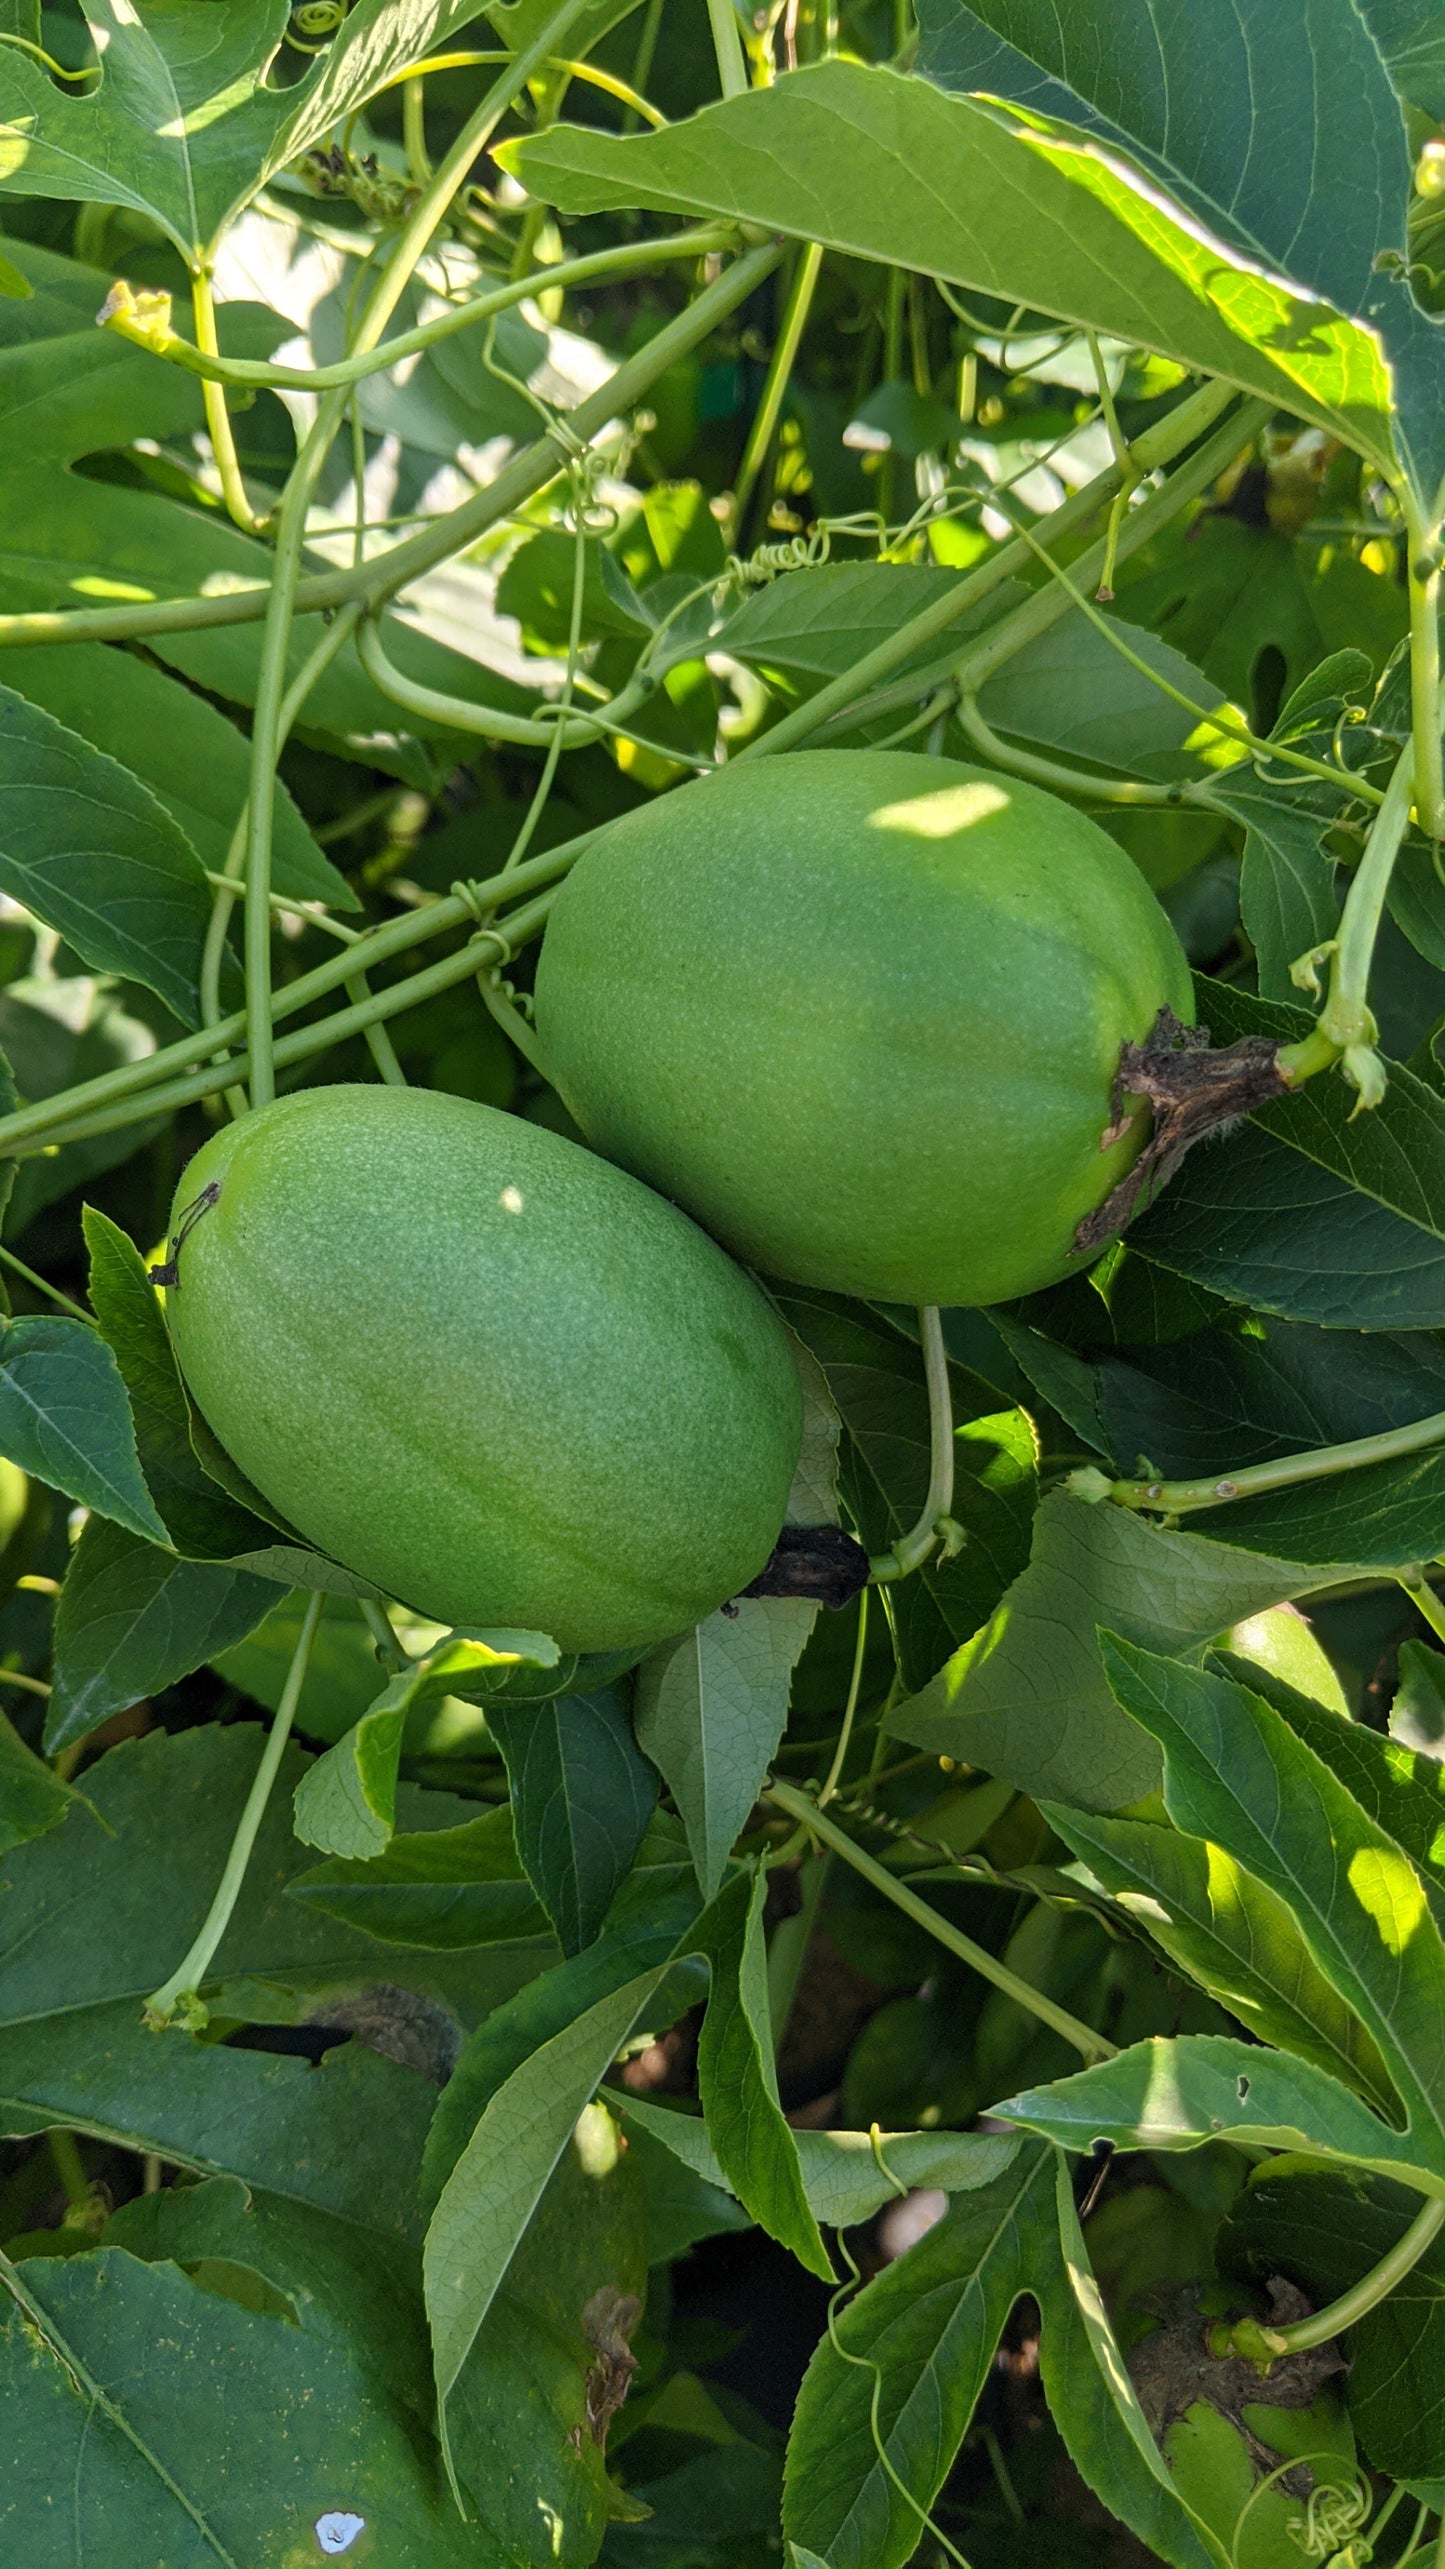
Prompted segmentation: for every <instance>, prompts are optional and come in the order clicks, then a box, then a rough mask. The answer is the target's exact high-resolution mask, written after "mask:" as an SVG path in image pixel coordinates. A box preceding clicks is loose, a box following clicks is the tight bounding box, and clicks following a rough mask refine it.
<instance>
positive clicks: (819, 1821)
mask: <svg viewBox="0 0 1445 2569" xmlns="http://www.w3.org/2000/svg"><path fill="white" fill-rule="evenodd" d="M762 1798H763V1800H764V1801H765V1802H770V1803H771V1804H772V1805H773V1808H774V1809H775V1810H778V1811H785V1812H786V1813H787V1816H788V1818H789V1819H790V1820H799V1821H801V1822H802V1824H803V1826H804V1827H805V1828H807V1829H808V1830H809V1831H810V1833H811V1834H812V1836H814V1837H815V1838H817V1839H818V1840H819V1841H820V1843H821V1844H822V1845H823V1846H826V1847H829V1848H831V1850H832V1852H833V1854H834V1855H840V1856H841V1857H842V1859H843V1861H844V1863H845V1864H848V1865H851V1866H852V1868H853V1871H854V1872H855V1873H856V1874H859V1875H860V1876H861V1877H862V1879H863V1881H865V1882H869V1883H871V1884H872V1886H873V1888H874V1890H875V1891H880V1892H881V1893H882V1895H883V1897H884V1899H885V1900H891V1901H892V1903H893V1906H894V1908H895V1909H901V1910H902V1911H903V1914H904V1916H905V1917H907V1918H911V1919H912V1920H913V1922H914V1924H915V1926H919V1927H923V1928H925V1929H926V1930H927V1932H928V1934H929V1935H931V1936H934V1937H936V1938H937V1940H938V1942H939V1944H941V1945H944V1946H946V1948H947V1950H948V1951H949V1953H951V1954H954V1955H956V1956H957V1958H958V1960H959V1961H960V1962H965V1963H967V1964H968V1966H969V1968H970V1969H971V1970H973V1971H976V1972H977V1973H978V1974H979V1976H980V1978H981V1979H983V1980H987V1981H990V1982H991V1983H992V1984H993V1987H994V1988H995V1989H1001V1990H1002V1991H1003V1993H1004V1996H1005V1997H1006V1998H1012V1999H1013V2001H1014V2003H1015V2005H1016V2006H1019V2007H1023V2008H1026V2009H1027V2011H1028V2013H1029V2014H1030V2015H1031V2016H1036V2017H1037V2018H1038V2020H1039V2022H1040V2024H1042V2025H1049V2026H1052V2028H1053V2030H1054V2032H1055V2033H1056V2034H1062V2036H1063V2038H1064V2041H1065V2042H1066V2043H1068V2044H1070V2045H1071V2046H1072V2048H1073V2049H1074V2050H1075V2051H1076V2052H1077V2053H1078V2054H1079V2056H1080V2058H1081V2059H1082V2060H1085V2061H1089V2062H1094V2061H1110V2060H1112V2059H1113V2058H1114V2053H1115V2048H1116V2047H1115V2045H1114V2044H1113V2043H1111V2042H1110V2041H1109V2039H1108V2037H1107V2035H1104V2034H1098V2033H1096V2032H1095V2031H1094V2028H1093V2026H1092V2025H1084V2024H1081V2023H1080V2021H1079V2019H1078V2017H1077V2016H1071V2015H1070V2014H1069V2012H1068V2009H1067V2008H1066V2007H1059V2006H1056V2005H1055V2003H1054V2001H1053V1999H1052V1998H1048V1997H1046V1996H1045V1994H1044V1992H1043V1991H1042V1990H1041V1989H1034V1988H1032V1987H1031V1986H1030V1984H1029V1982H1028V1981H1026V1980H1021V1979H1020V1978H1019V1975H1018V1973H1017V1972H1016V1971H1010V1969H1009V1967H1008V1965H1007V1963H1003V1962H1000V1961H999V1959H998V1957H997V1955H996V1954H991V1953H989V1952H988V1950H987V1949H986V1947H985V1946H983V1945H976V1944H975V1943H974V1941H973V1938H972V1937H971V1936H966V1935H964V1933H963V1931H962V1929H961V1928H959V1927H955V1926H954V1925H953V1923H952V1921H951V1920H950V1919H948V1918H944V1917H941V1916H940V1915H939V1912H938V1911H937V1910H936V1909H931V1908H930V1907H929V1905H928V1902H927V1901H926V1900H923V1899H920V1897H919V1895H918V1893H917V1892H916V1891H913V1890H910V1888H909V1886H908V1884H907V1883H906V1882H900V1881H899V1879H898V1877H897V1875H896V1874H893V1873H890V1872H889V1871H888V1870H887V1867H886V1866H884V1865H881V1864H878V1863H876V1862H875V1860H874V1858H873V1857H872V1856H871V1855H866V1854H865V1853H864V1851H863V1849H862V1847H860V1846H857V1845H855V1843H854V1841H853V1839H852V1838H850V1837H849V1835H848V1832H847V1830H846V1829H843V1828H840V1827H839V1825H838V1823H837V1821H836V1820H834V1819H832V1818H830V1817H829V1815H828V1813H827V1812H826V1811H820V1810H819V1808H818V1805H817V1803H816V1802H814V1801H812V1800H810V1798H809V1796H808V1795H807V1794H806V1793H800V1792H799V1790H798V1788H797V1786H796V1785H795V1784H783V1783H780V1782H779V1781H778V1779H777V1778H776V1777H774V1778H773V1780H772V1781H771V1782H770V1783H769V1784H768V1785H767V1786H766V1787H765V1789H764V1792H763V1795H762Z"/></svg>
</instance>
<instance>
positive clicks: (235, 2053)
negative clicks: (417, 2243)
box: [0, 1946, 435, 2239]
mask: <svg viewBox="0 0 1445 2569" xmlns="http://www.w3.org/2000/svg"><path fill="white" fill-rule="evenodd" d="M180 1950H181V1948H180V1947H179V1946H177V1947H176V1950H175V1958H179V1953H180ZM434 2103H435V2095H434V2091H433V2089H432V2087H431V2086H430V2084H429V2083H428V2081H427V2080H426V2079H424V2078H422V2077H419V2076H418V2074H417V2072H416V2071H415V2070H414V2069H403V2068H402V2067H400V2065H399V2064H398V2063H397V2062H396V2061H394V2060H382V2059H380V2058H378V2056H377V2054H376V2053H375V2052H373V2051H370V2050H368V2049H366V2048H365V2047H364V2046H363V2045H361V2044H359V2043H344V2044H342V2045H341V2048H340V2049H338V2050H336V2051H333V2052H331V2053H330V2054H329V2055H328V2056H327V2058H326V2059H325V2060H324V2061H323V2062H322V2063H321V2064H320V2065H319V2067H313V2065H312V2064H311V2063H310V2062H309V2061H306V2060H300V2059H297V2058H295V2057H294V2056H288V2055H284V2054H278V2053H274V2052H259V2051H249V2050H233V2049H232V2048H231V2047H230V2046H229V2045H227V2044H225V2043H215V2042H200V2041H198V2040H197V2039H196V2038H195V2036H193V2035H191V2034H184V2033H180V2032H177V2031H176V2030H175V2029H174V2028H173V2029H172V2030H171V2031H169V2032H167V2033H166V2034H164V2035H158V2034H154V2033H152V2032H151V2030H150V2028H149V2027H148V2026H147V2025H146V2024H145V2022H144V2020H143V2018H142V2015H141V2011H140V2009H139V2007H138V2006H137V2005H136V2003H135V2001H134V2000H133V1999H130V1998H125V1999H121V2000H117V2001H112V2002H111V2004H109V2005H108V2006H100V2007H75V2008H68V2009H65V2010H64V2011H63V2012H60V2013H56V2014H52V2015H48V2016H45V2017H42V2018H39V2019H36V2020H35V2021H33V2022H32V2023H30V2024H24V2025H12V2026H11V2027H10V2028H9V2029H8V2031H7V2033H6V2037H5V2054H4V2068H3V2071H0V2126H3V2129H4V2130H5V2131H6V2132H7V2133H11V2134H15V2133H26V2132H44V2131H49V2130H52V2129H54V2128H55V2127H56V2126H57V2125H58V2126H60V2127H61V2128H62V2129H68V2130H72V2131H78V2132H93V2133H95V2134H96V2135H97V2136H98V2137H99V2138H101V2139H103V2140H107V2141H112V2142H115V2143H118V2144H119V2146H120V2147H121V2148H122V2149H126V2150H142V2151H144V2150H154V2151H156V2152H157V2153H158V2154H159V2156H160V2157H162V2158H164V2159H168V2160H174V2161H176V2162H178V2163H179V2164H180V2165H181V2166H183V2167H189V2168H195V2169H198V2170H200V2172H201V2173H202V2174H203V2175H206V2176H218V2175H224V2176H236V2177H240V2178H242V2179H243V2180H244V2182H245V2183H246V2184H247V2185H253V2186H262V2187H264V2188H266V2190H267V2191H268V2192H270V2193H272V2194H275V2195H278V2196H283V2197H284V2198H285V2199H286V2200H287V2201H288V2202H290V2203H297V2204H309V2205H312V2206H314V2207H315V2208H317V2209H318V2210H320V2211H324V2212H327V2213H331V2214H334V2215H335V2216H336V2217H337V2218H338V2219H340V2220H343V2221H346V2222H349V2223H351V2224H353V2225H356V2227H357V2228H358V2230H359V2231H360V2232H369V2231H373V2230H375V2231H379V2232H380V2233H382V2235H383V2236H384V2237H386V2238H389V2239H391V2238H395V2239H414V2238H416V2237H417V2235H418V2232H419V2228H420V2223H419V2219H418V2213H417V2201H416V2186H417V2172H418V2169H419V2168H420V2165H421V2154H422V2146H423V2143H424V2141H425V2139H426V2130H427V2123H428V2120H429V2118H430V2115H431V2110H432V2106H433V2104H434Z"/></svg>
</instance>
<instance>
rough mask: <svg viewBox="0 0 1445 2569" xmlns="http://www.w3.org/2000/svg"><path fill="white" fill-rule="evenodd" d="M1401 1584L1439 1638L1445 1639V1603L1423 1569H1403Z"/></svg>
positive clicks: (1416, 1608)
mask: <svg viewBox="0 0 1445 2569" xmlns="http://www.w3.org/2000/svg"><path fill="white" fill-rule="evenodd" d="M1400 1586H1401V1587H1402V1588H1403V1589H1404V1591H1405V1594H1406V1596H1407V1597H1408V1598H1409V1600H1410V1603H1411V1605H1412V1606H1413V1607H1414V1608H1415V1611H1416V1613H1417V1614H1419V1615H1422V1616H1423V1617H1424V1619H1425V1621H1426V1623H1427V1624H1428V1625H1429V1627H1430V1630H1431V1631H1432V1632H1433V1633H1434V1634H1435V1635H1436V1637H1437V1639H1439V1640H1440V1641H1445V1604H1442V1602H1441V1600H1440V1599H1439V1597H1437V1596H1436V1594H1435V1591H1434V1589H1433V1588H1432V1587H1431V1585H1430V1582H1429V1580H1428V1579H1427V1578H1426V1576H1425V1573H1424V1571H1423V1569H1421V1570H1405V1571H1402V1572H1401V1574H1400Z"/></svg>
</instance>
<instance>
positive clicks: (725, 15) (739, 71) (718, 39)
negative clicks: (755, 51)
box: [707, 0, 748, 98]
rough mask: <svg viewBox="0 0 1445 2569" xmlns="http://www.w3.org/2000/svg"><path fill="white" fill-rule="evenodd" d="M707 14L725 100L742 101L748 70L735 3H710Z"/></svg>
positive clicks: (725, 0) (727, 0)
mask: <svg viewBox="0 0 1445 2569" xmlns="http://www.w3.org/2000/svg"><path fill="white" fill-rule="evenodd" d="M707 14H708V22H709V24H710V26H711V28H712V43H713V51H714V53H715V54H716V56H717V76H718V84H719V86H720V88H721V90H722V94H723V96H724V98H741V96H742V95H743V92H744V91H745V90H746V88H747V85H748V66H747V59H746V57H745V55H744V53H743V39H742V30H741V28H740V27H739V25H738V20H737V11H736V10H735V9H734V7H733V0H707Z"/></svg>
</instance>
